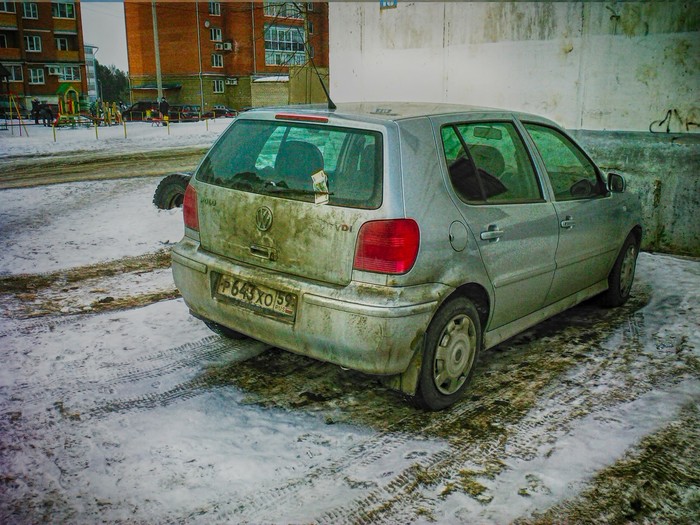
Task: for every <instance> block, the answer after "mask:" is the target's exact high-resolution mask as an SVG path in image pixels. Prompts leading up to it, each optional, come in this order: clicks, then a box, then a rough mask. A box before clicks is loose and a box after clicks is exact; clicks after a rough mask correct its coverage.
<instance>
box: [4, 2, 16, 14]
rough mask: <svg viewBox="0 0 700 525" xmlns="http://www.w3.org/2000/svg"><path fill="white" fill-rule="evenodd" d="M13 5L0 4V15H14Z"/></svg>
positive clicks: (12, 3)
mask: <svg viewBox="0 0 700 525" xmlns="http://www.w3.org/2000/svg"><path fill="white" fill-rule="evenodd" d="M14 12H15V3H14V2H0V13H14Z"/></svg>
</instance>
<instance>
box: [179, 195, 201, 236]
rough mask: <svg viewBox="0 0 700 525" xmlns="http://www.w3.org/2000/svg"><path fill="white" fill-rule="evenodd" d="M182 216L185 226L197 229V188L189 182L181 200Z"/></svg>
mask: <svg viewBox="0 0 700 525" xmlns="http://www.w3.org/2000/svg"><path fill="white" fill-rule="evenodd" d="M182 216H183V218H184V219H185V228H189V229H191V230H196V231H199V210H198V209H197V190H195V189H194V186H192V185H191V184H188V185H187V189H186V190H185V198H184V200H183V201H182Z"/></svg>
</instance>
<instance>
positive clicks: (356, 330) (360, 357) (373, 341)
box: [172, 238, 448, 375]
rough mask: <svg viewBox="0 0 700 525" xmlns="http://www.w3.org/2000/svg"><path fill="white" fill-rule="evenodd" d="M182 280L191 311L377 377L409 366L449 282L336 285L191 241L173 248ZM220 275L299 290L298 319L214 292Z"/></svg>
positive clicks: (176, 274)
mask: <svg viewBox="0 0 700 525" xmlns="http://www.w3.org/2000/svg"><path fill="white" fill-rule="evenodd" d="M172 269H173V277H174V279H175V284H176V286H177V287H178V289H179V290H180V292H181V294H182V296H183V298H184V300H185V302H186V303H187V305H188V306H189V308H190V310H191V311H192V313H193V314H194V315H195V316H197V317H201V318H205V319H210V320H212V321H215V322H217V323H219V324H222V325H224V326H226V327H229V328H231V329H233V330H236V331H238V332H241V333H243V334H246V335H248V336H250V337H253V338H254V339H258V340H261V341H264V342H266V343H268V344H271V345H274V346H277V347H279V348H283V349H285V350H289V351H291V352H295V353H298V354H302V355H306V356H309V357H313V358H315V359H319V360H322V361H328V362H331V363H335V364H337V365H340V366H343V367H346V368H352V369H354V370H359V371H362V372H366V373H370V374H380V375H392V374H398V373H401V372H404V371H405V370H406V368H408V365H409V362H410V360H411V357H412V356H413V354H414V352H415V351H416V350H417V349H419V348H420V345H421V343H422V340H423V334H424V333H425V330H426V329H427V326H428V324H429V322H430V319H431V318H432V316H433V313H434V312H435V309H436V308H437V305H438V300H437V298H438V297H440V296H441V295H443V294H444V293H446V292H447V291H448V290H447V287H445V286H443V285H436V284H429V285H422V286H411V287H402V288H394V287H384V286H377V285H369V284H356V283H351V284H350V285H348V286H344V287H341V286H330V285H324V284H321V283H318V282H316V281H308V280H304V279H301V278H298V277H294V276H289V275H283V274H281V273H278V272H272V271H269V270H265V269H260V268H256V267H252V266H248V265H245V264H240V263H236V262H233V261H231V260H228V259H224V258H222V257H218V256H215V255H213V254H210V253H207V252H204V251H201V250H200V249H199V244H198V243H197V242H196V241H192V240H190V239H188V238H185V239H183V241H181V242H180V243H179V244H177V245H176V246H175V248H174V249H173V253H172ZM218 274H224V275H233V276H236V277H238V278H240V279H245V280H247V281H251V282H254V283H257V284H258V285H260V286H266V287H268V288H273V289H276V290H281V291H284V292H292V293H295V294H297V296H298V303H297V311H296V317H295V318H294V319H293V320H291V319H290V320H280V319H279V318H274V317H272V316H267V315H265V314H264V313H263V314H261V313H260V312H256V311H253V310H252V309H250V308H249V307H245V306H241V305H239V304H236V303H233V302H231V301H229V300H226V299H225V298H222V297H220V296H219V295H218V294H216V293H215V292H214V287H215V281H216V276H217V275H218Z"/></svg>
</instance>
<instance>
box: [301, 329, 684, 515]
mask: <svg viewBox="0 0 700 525" xmlns="http://www.w3.org/2000/svg"><path fill="white" fill-rule="evenodd" d="M635 339H636V338H633V340H632V341H630V343H629V344H627V348H625V352H620V353H616V354H614V355H612V356H605V355H604V356H603V357H602V359H600V360H597V361H595V362H593V363H592V366H590V365H586V366H582V367H580V368H578V369H577V370H576V373H575V374H573V377H572V378H571V380H569V381H565V382H562V383H560V384H558V385H556V386H554V387H553V388H550V389H548V391H546V392H544V394H546V396H547V400H548V401H547V403H546V408H540V409H539V410H534V411H531V412H529V413H528V414H527V416H526V417H525V418H524V419H523V420H521V421H518V422H517V423H515V424H508V425H506V426H505V430H506V431H507V434H508V435H509V436H513V437H509V438H508V439H507V441H504V440H503V434H500V435H497V436H496V437H495V438H494V439H491V440H488V441H487V442H486V443H484V442H483V441H481V442H479V443H474V442H473V441H472V440H470V439H464V438H463V437H458V438H457V439H456V440H454V441H452V442H451V447H450V450H447V451H440V452H437V453H435V454H433V455H431V456H430V457H427V458H423V459H419V460H418V461H417V462H416V464H415V465H412V466H411V467H409V468H408V469H406V470H404V471H403V472H401V473H400V474H399V475H398V476H397V477H395V478H394V479H392V480H391V482H390V483H388V484H387V485H385V486H383V487H378V488H376V489H374V490H372V491H370V492H369V494H367V495H364V496H363V497H361V498H357V499H356V500H354V501H352V502H351V503H349V504H347V505H344V506H343V507H341V508H335V509H333V510H331V511H329V512H327V513H325V514H323V515H322V516H320V517H319V518H317V519H316V520H314V521H315V522H316V523H350V522H352V523H355V522H360V523H365V522H371V523H383V522H385V523H397V522H398V523H410V522H413V521H415V520H417V519H419V518H420V517H421V516H424V515H425V511H426V509H430V508H433V507H434V506H435V500H434V495H432V494H424V493H423V491H422V490H421V488H422V487H425V486H430V485H433V486H438V485H440V484H441V485H443V486H447V484H448V483H450V482H457V481H458V477H459V472H460V470H462V469H464V468H465V466H466V465H469V464H480V465H485V464H488V463H492V464H493V462H502V461H504V460H525V461H527V460H530V459H533V458H534V457H536V456H537V454H538V450H540V449H541V447H543V446H546V445H547V444H548V443H550V442H551V440H552V437H553V436H555V435H557V434H559V433H564V432H565V431H566V429H567V427H568V426H569V425H570V424H572V423H574V422H576V421H577V420H579V419H581V418H583V417H585V416H589V415H592V414H601V413H605V412H606V411H607V410H609V409H611V408H612V407H615V406H618V405H620V404H623V403H627V402H631V401H633V400H635V399H638V398H639V397H641V396H642V395H644V394H646V393H648V392H650V391H652V390H654V389H659V388H666V387H671V386H674V385H677V384H680V383H681V382H682V381H683V380H685V379H687V377H684V376H681V375H678V374H677V371H676V370H675V369H674V366H672V363H665V364H667V365H671V366H666V367H665V371H664V372H662V373H658V374H654V373H652V374H649V375H648V377H640V378H637V379H638V380H636V381H633V382H630V383H623V384H619V385H617V387H616V388H612V389H610V390H609V391H607V392H606V395H601V393H600V392H598V391H597V390H596V388H595V387H594V388H588V387H589V385H590V384H594V385H595V384H596V383H597V382H598V381H597V380H599V379H600V376H601V374H605V373H606V372H607V371H608V370H610V369H611V368H613V369H616V372H619V373H623V372H624V370H625V368H626V366H625V365H626V364H627V362H628V358H629V354H630V353H635V352H636V351H637V350H638V346H637V344H635V343H637V342H638V341H636V340H635ZM596 352H597V353H604V352H607V351H606V350H605V349H604V348H602V349H601V348H597V349H596ZM665 360H668V361H674V360H675V359H674V358H673V357H670V358H669V359H662V361H665ZM639 379H641V380H639ZM538 406H541V405H540V404H538ZM456 412H458V413H459V414H460V416H458V417H459V418H469V417H470V416H471V417H473V416H475V415H476V413H475V412H476V411H475V410H473V409H470V408H469V407H468V406H467V407H464V405H459V407H458V409H457V410H456ZM450 419H453V418H450Z"/></svg>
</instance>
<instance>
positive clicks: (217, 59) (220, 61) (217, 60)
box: [211, 53, 224, 67]
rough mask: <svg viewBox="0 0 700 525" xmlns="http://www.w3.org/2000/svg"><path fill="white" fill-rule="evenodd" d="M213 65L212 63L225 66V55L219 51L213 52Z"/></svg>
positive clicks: (215, 65)
mask: <svg viewBox="0 0 700 525" xmlns="http://www.w3.org/2000/svg"><path fill="white" fill-rule="evenodd" d="M211 65H212V67H224V55H220V54H218V53H212V55H211Z"/></svg>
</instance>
